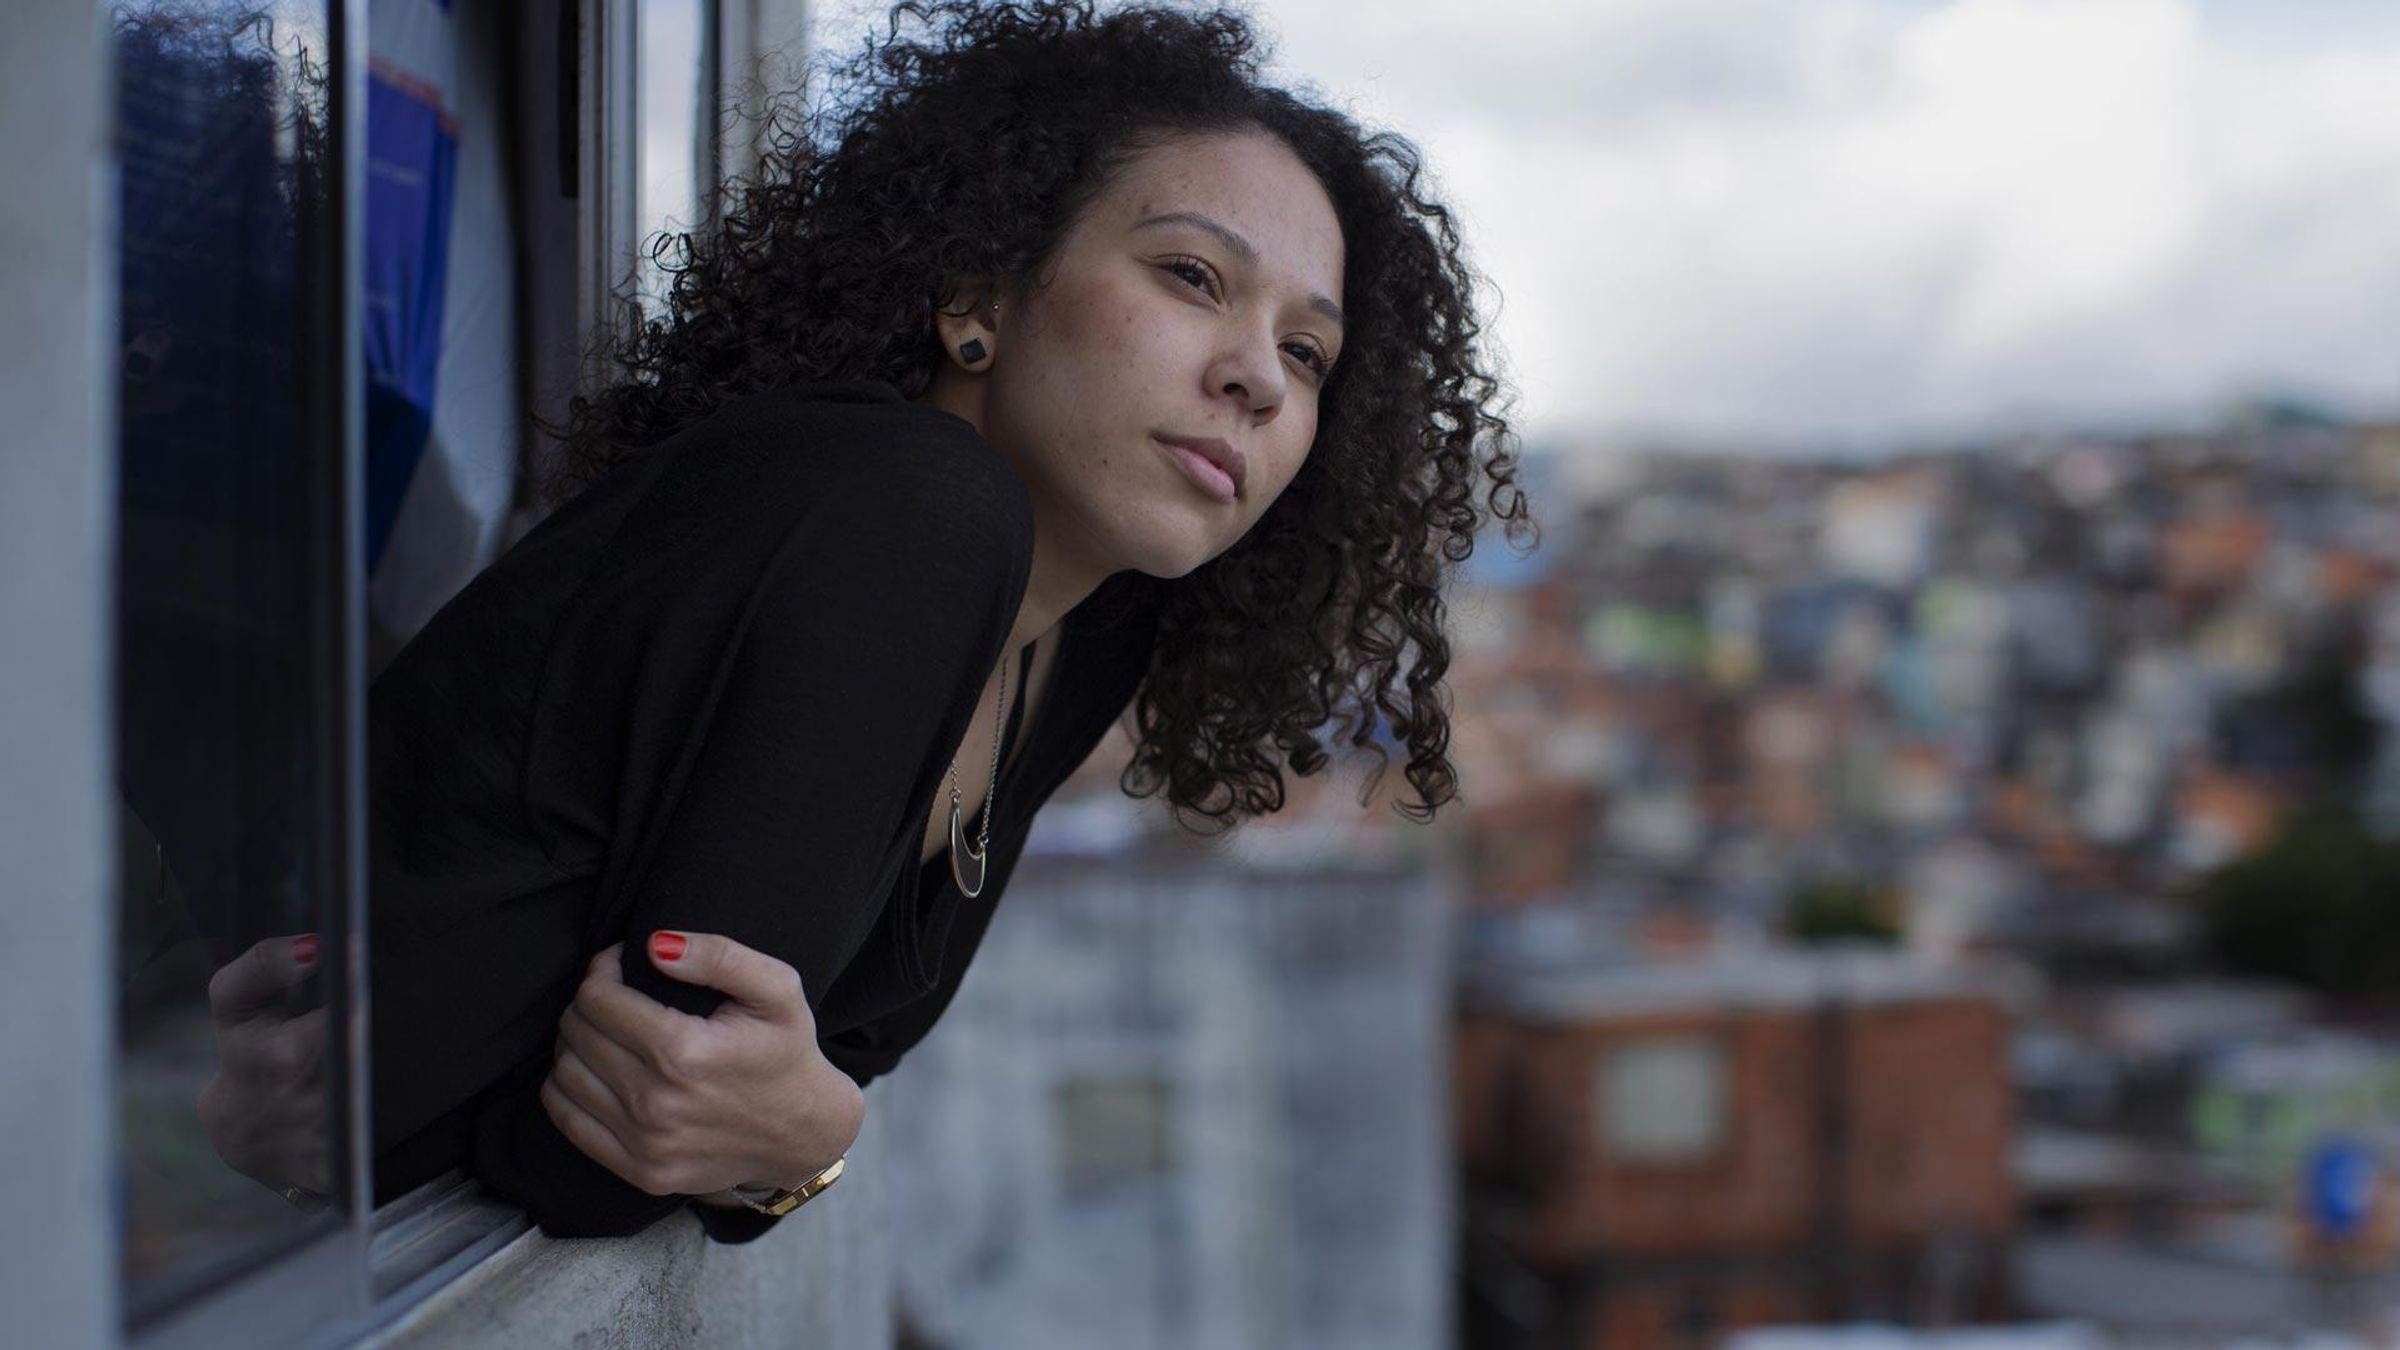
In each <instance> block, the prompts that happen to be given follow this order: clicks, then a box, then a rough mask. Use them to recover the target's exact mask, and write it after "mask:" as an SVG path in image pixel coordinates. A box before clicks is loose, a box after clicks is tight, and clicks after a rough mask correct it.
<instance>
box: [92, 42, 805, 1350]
mask: <svg viewBox="0 0 2400 1350" xmlns="http://www.w3.org/2000/svg"><path fill="white" fill-rule="evenodd" d="M323 2H324V6H325V16H326V45H327V52H328V58H329V63H330V79H329V88H328V91H327V97H328V106H327V124H328V137H327V147H328V156H329V159H330V161H331V162H330V164H329V165H328V179H329V181H330V182H331V183H333V184H334V185H335V198H334V201H333V202H332V204H331V209H330V210H329V212H328V226H327V230H326V233H327V234H329V235H330V238H319V239H317V240H314V241H303V243H302V245H301V246H302V247H304V248H307V247H315V248H327V249H330V250H331V252H332V253H333V255H334V256H333V257H332V258H331V259H330V260H329V266H328V267H327V274H328V275H331V276H333V277H336V278H338V283H337V284H336V285H334V286H333V287H331V288H330V289H331V290H332V292H333V293H332V294H330V295H326V296H321V297H316V302H317V308H316V310H315V312H314V313H312V314H311V316H310V318H311V319H312V320H313V321H316V322H319V323H322V324H324V325H326V326H327V327H329V328H330V329H331V331H332V332H333V334H334V335H335V340H334V341H332V342H327V343H322V344H319V350H318V354H317V359H316V360H315V361H313V362H312V363H311V365H310V367H309V369H308V371H307V374H306V380H305V392H304V395H303V398H304V404H303V409H304V411H303V416H304V418H305V419H306V423H307V426H308V427H309V429H310V437H311V441H312V443H314V444H318V445H322V446H327V447H330V448H331V449H332V451H333V453H332V454H330V455H322V456H312V457H311V458H310V460H309V462H308V464H307V466H306V474H307V482H306V487H305V492H306V499H305V506H306V509H307V511H308V513H309V517H310V524H309V537H308V540H307V549H308V556H309V558H310V560H311V573H310V592H309V613H310V615H311V617H312V619H314V620H316V621H317V622H319V623H321V624H322V625H323V626H322V627H321V628H319V629H318V630H317V631H319V632H323V633H329V634H331V635H332V640H333V643H334V650H333V651H331V652H330V653H326V654H324V655H325V657H326V668H325V670H324V672H323V678H322V679H321V680H320V681H319V684H320V688H319V689H318V690H317V691H316V697H315V699H314V701H313V703H312V706H311V707H310V708H309V709H308V712H307V716H308V717H309V718H310V719H311V721H312V723H313V730H314V731H315V733H316V734H317V735H318V736H320V737H322V741H321V742H320V743H321V744H322V745H323V746H324V747H325V749H326V754H327V756H328V765H327V767H328V769H329V774H328V782H329V784H330V789H329V791H328V792H327V793H326V794H325V799H321V800H320V802H319V804H318V811H317V813H316V815H317V823H318V827H319V828H322V829H324V830H325V831H326V832H327V835H328V838H327V841H326V842H327V847H326V849H325V851H324V853H323V863H322V866H321V868H320V871H319V874H318V877H317V878H316V881H317V884H318V885H319V886H320V887H322V888H324V889H323V891H322V892H321V893H324V894H330V895H332V896H334V897H335V902H334V904H333V905H332V907H331V908H332V910H333V913H334V918H335V922H334V925H333V927H334V931H331V932H328V933H327V935H326V937H327V940H328V945H329V947H330V948H331V949H332V950H336V951H339V952H340V953H341V954H342V957H343V959H342V960H339V961H335V962H329V963H328V966H329V970H330V973H331V976H332V978H331V980H330V982H329V992H328V1006H330V1007H334V1008H338V1009H339V1017H340V1023H339V1028H338V1030H337V1031H335V1032H333V1033H331V1034H332V1043H331V1045H330V1046H329V1052H330V1057H329V1060H328V1079H329V1081H330V1082H332V1083H333V1084H335V1085H336V1086H335V1087H334V1089H333V1090H335V1091H338V1093H339V1094H340V1096H339V1111H338V1115H339V1116H340V1121H339V1128H338V1131H337V1134H336V1138H335V1140H334V1141H333V1142H334V1144H335V1148H336V1153H337V1155H340V1157H339V1163H340V1166H341V1168H342V1170H343V1171H344V1172H346V1174H347V1175H346V1176H345V1178H344V1190H343V1193H342V1194H341V1195H340V1196H339V1197H338V1198H337V1202H336V1205H335V1206H334V1209H333V1212H334V1213H336V1214H338V1215H340V1216H341V1221H339V1222H337V1223H334V1224H333V1225H331V1226H329V1227H328V1228H327V1229H326V1230H324V1231H323V1232H321V1233H319V1234H316V1235H314V1236H311V1237H307V1238H303V1239H301V1240H299V1241H297V1242H296V1243H294V1244H293V1245H290V1246H286V1247H282V1248H279V1249H275V1250H273V1251H270V1252H266V1253H262V1254H261V1255H260V1256H259V1257H258V1259H257V1260H256V1261H255V1262H254V1263H252V1264H250V1265H249V1266H247V1267H246V1268H243V1269H241V1270H239V1271H237V1272H233V1273H229V1274H227V1275H225V1276H223V1277H221V1278H219V1279H217V1280H215V1281H214V1282H211V1283H208V1284H205V1285H203V1286H201V1287H197V1288H195V1289H193V1290H192V1291H190V1292H189V1293H188V1295H184V1296H182V1297H180V1298H179V1299H176V1300H175V1301H172V1302H170V1303H168V1304H166V1305H165V1306H162V1307H161V1308H160V1309H159V1310H158V1311H157V1312H156V1313H155V1314H152V1315H150V1316H148V1317H146V1318H145V1319H144V1320H143V1321H141V1322H140V1323H138V1324H132V1323H129V1321H128V1318H127V1311H126V1308H125V1303H124V1299H123V1291H122V1290H119V1291H118V1297H117V1298H116V1299H115V1300H114V1311H113V1315H112V1317H111V1319H110V1320H111V1326H112V1330H113V1333H114V1335H115V1336H116V1337H118V1338H120V1343H122V1344H124V1345H127V1346H130V1347H134V1350H185V1348H186V1347H189V1348H191V1350H210V1348H214V1347H225V1346H244V1347H248V1346H257V1345H282V1346H303V1345H307V1346H321V1345H344V1344H351V1343H354V1342H356V1341H358V1340H360V1339H362V1338H365V1337H368V1336H371V1335H373V1334H374V1333H376V1332H377V1331H378V1330H379V1329H382V1328H384V1327H387V1326H389V1325H390V1324H392V1323H393V1322H395V1321H397V1320H398V1319H399V1318H401V1317H402V1316H403V1315H405V1314H406V1313H408V1312H409V1311H410V1310H411V1309H413V1308H415V1307H416V1306H418V1305H419V1304H421V1303H423V1302H424V1301H425V1300H426V1299H428V1298H429V1297H431V1296H433V1295H434V1294H436V1293H438V1292H440V1291H441V1290H442V1289H444V1288H446V1287H447V1286H449V1285H450V1284H452V1283H453V1282H454V1281H456V1280H458V1279H459V1278H461V1277H462V1276H465V1275H468V1274H469V1273H470V1272H472V1271H473V1270H474V1269H475V1268H476V1267H478V1266H480V1265H481V1264H482V1263H483V1262H484V1261H485V1260H487V1259H488V1258H490V1257H491V1256H493V1255H494V1254H496V1253H498V1252H499V1251H500V1250H501V1249H503V1248H505V1247H507V1246H509V1245H510V1244H511V1243H513V1242H514V1241H515V1240H516V1239H517V1238H519V1237H520V1236H522V1235H524V1234H525V1233H527V1232H528V1231H530V1229H531V1223H530V1222H529V1220H528V1219H527V1218H526V1216H525V1214H524V1212H523V1211H522V1210H519V1209H517V1208H516V1207H515V1206H512V1205H508V1204H506V1203H503V1202H501V1201H499V1200H497V1199H495V1198H493V1197H491V1196H489V1195H487V1194H485V1193H484V1192H483V1191H482V1190H481V1189H480V1188H479V1187H477V1186H476V1185H475V1184H474V1183H473V1182H472V1181H471V1180H470V1179H468V1178H467V1177H466V1176H465V1174H464V1173H463V1172H459V1171H455V1170H454V1171H452V1172H449V1173H446V1174H444V1175H443V1176H441V1177H437V1178H435V1179H434V1180H432V1181H430V1182H427V1183H426V1184H424V1185H423V1186H420V1187H417V1188H416V1189H414V1190H412V1191H410V1192H408V1193H407V1194H404V1195H402V1196H399V1197H397V1198H396V1199H394V1200H392V1201H391V1202H390V1203H388V1204H385V1205H383V1206H381V1207H380V1208H378V1207H377V1206H376V1205H375V1204H374V1186H373V1177H372V1171H371V1166H372V1157H373V1143H372V1139H371V1133H370V1122H371V1121H372V1119H373V1116H372V1113H371V1106H370V1102H369V1083H370V1074H369V1064H368V1054H369V1039H368V1027H369V1022H368V1018H369V1016H371V1013H372V1010H371V1009H370V1008H369V1006H368V998H367V980H366V978H365V975H366V972H367V970H368V965H367V963H368V962H370V961H371V960H372V959H373V954H372V953H371V952H368V951H367V950H366V933H367V909H366V906H367V873H366V869H367V848H366V844H367V833H366V831H367V820H366V807H367V796H366V767H367V766H366V754H367V751H366V681H367V678H368V671H369V666H368V650H367V610H368V603H367V574H366V565H365V559H364V557H363V549H362V548H361V547H360V546H359V541H361V540H362V539H364V537H365V491H366V480H365V463H366V447H365V416H364V410H365V374H364V369H365V365H364V351H363V348H364V333H363V329H362V328H361V326H360V321H361V304H362V296H363V279H364V268H363V261H364V235H365V191H366V180H365V156H366V121H365V110H366V106H367V100H366V87H367V33H368V26H367V14H366V8H367V0H323ZM640 2H641V0H559V3H560V6H561V11H562V18H564V17H565V16H566V15H567V14H572V15H573V17H574V22H575V23H576V25H577V38H576V41H577V47H576V53H577V62H578V64H577V66H576V69H575V70H574V71H573V72H572V77H573V79H574V80H575V85H576V88H575V116H576V137H575V146H576V153H577V157H578V167H577V172H578V176H579V182H578V184H577V186H578V191H577V192H576V194H575V196H576V208H575V214H576V217H577V221H576V229H577V241H578V245H579V248H580V250H581V253H582V256H581V257H580V258H579V259H578V263H577V276H578V285H577V294H576V298H575V303H576V314H575V319H576V322H577V323H578V325H579V326H578V329H577V331H578V332H579V333H589V332H591V331H592V326H593V325H594V324H596V323H599V322H601V321H603V320H604V319H605V318H606V317H607V315H606V313H605V310H606V307H607V306H608V304H609V303H611V299H612V297H613V296H615V295H616V294H619V293H620V292H621V288H622V287H623V286H624V285H625V284H628V283H629V282H630V281H631V280H632V278H633V276H634V266H635V253H634V249H635V247H636V245H637V244H638V242H639V238H640V235H639V229H640V222H639V220H638V217H637V214H636V207H637V203H638V193H639V187H640V177H639V167H640V161H639V143H640V142H639V133H640V126H641V123H640V113H639V93H638V91H639V73H640V72H639V69H638V65H637V62H638V59H639V49H638V45H637V44H636V43H635V42H634V40H633V39H634V33H635V24H636V19H637V17H638V16H637V6H638V5H639V4H640ZM761 10H764V11H766V12H765V13H764V14H762V13H760V12H758V11H761ZM700 12H701V16H702V25H703V27H702V32H701V34H700V40H699V60H700V65H701V69H700V72H699V78H700V80H701V81H702V82H703V86H702V87H704V88H707V89H709V90H710V91H711V92H712V94H713V95H714V100H715V102H714V106H715V107H716V108H717V109H718V110H719V116H718V117H717V118H715V119H713V120H712V121H711V123H710V124H709V125H708V126H706V127H704V128H703V129H702V131H703V136H702V146H701V150H702V153H700V154H699V155H697V156H696V158H695V164H694V173H695V177H696V178H699V179H700V180H701V181H699V182H698V183H697V184H696V185H695V188H696V192H695V200H697V201H698V202H699V203H700V204H701V218H702V220H703V221H707V220H712V219H713V218H714V215H715V211H716V192H715V189H716V185H717V184H718V183H720V182H721V181H722V178H723V175H724V174H725V173H726V172H727V171H729V170H730V171H740V170H742V169H746V168H747V167H748V166H749V165H750V164H751V163H753V162H754V154H753V153H751V148H750V147H747V146H741V145H729V144H728V143H727V139H726V137H725V135H724V128H725V124H726V123H725V117H724V115H723V114H724V110H725V109H727V108H729V107H731V106H732V105H733V102H734V101H735V100H737V99H738V100H740V101H741V102H742V103H743V104H744V106H748V105H750V104H752V103H754V102H755V100H756V90H755V88H753V87H752V86H751V84H750V82H748V81H745V82H742V83H741V84H740V85H739V86H738V87H736V85H735V83H734V82H732V81H729V80H728V79H727V78H726V72H728V71H745V72H748V71H755V70H757V69H758V47H757V39H758V36H759V34H760V33H761V32H762V31H768V30H776V31H781V29H784V28H789V29H791V30H793V34H794V35H795V36H796V35H797V31H798V27H799V22H800V15H801V14H802V12H803V11H802V6H800V5H799V4H796V3H777V0H768V3H766V4H763V5H762V4H759V3H756V2H755V0H753V2H752V3H742V0H700ZM97 51H98V54H99V57H100V60H101V61H102V63H103V66H104V71H103V74H104V75H107V76H109V77H110V78H108V79H107V80H106V82H105V87H106V88H107V89H108V90H110V91H113V90H114V88H115V82H114V78H113V74H114V51H113V48H112V47H111V46H110V45H109V44H108V43H107V42H105V41H102V42H101V43H100V44H99V45H98V48H97ZM104 97H113V94H111V95H104ZM107 162H108V163H109V164H110V166H111V167H112V168H113V165H114V155H113V153H112V154H111V156H110V157H109V159H108V161H107ZM102 263H103V266H102V275H101V277H100V279H99V283H98V285H97V286H96V288H95V289H96V290H97V291H98V292H99V293H98V294H96V295H94V296H93V298H92V299H93V304H94V306H95V307H96V310H97V311H98V312H100V313H103V314H105V313H113V310H114V306H115V303H116V276H117V268H118V267H119V266H120V265H121V263H120V261H119V258H118V255H117V254H116V253H115V252H114V250H113V248H109V247H105V246H104V248H103V250H102ZM520 322H522V319H520ZM95 356H97V353H95ZM110 369H111V368H110V367H109V366H108V365H107V364H106V363H105V362H100V363H98V364H97V365H96V366H95V372H94V373H95V375H96V376H97V377H99V378H100V379H101V380H102V381H103V388H104V390H106V393H105V397H106V399H107V401H108V406H109V407H110V408H112V409H113V408H114V406H115V397H116V395H115V392H114V385H113V383H108V382H107V378H108V376H109V373H110ZM113 427H114V419H113V417H112V418H111V419H110V422H109V428H110V433H111V434H112V435H113ZM99 449H100V451H101V452H102V453H108V454H113V453H114V447H113V442H111V443H108V444H105V445H103V446H102V447H99ZM110 523H111V528H112V529H113V528H114V525H115V522H114V520H113V517H112V519H111V522H110ZM106 1054H107V1063H106V1065H105V1068H106V1072H107V1074H108V1075H109V1076H110V1077H111V1078H113V1076H114V1074H115V1073H116V1072H117V1065H116V1062H115V1054H116V1047H115V1044H114V1041H113V1038H112V1039H111V1040H110V1042H109V1043H108V1045H107V1047H106ZM104 1147H105V1149H106V1153H107V1156H108V1158H109V1159H110V1161H109V1163H108V1165H109V1166H110V1167H112V1168H113V1167H115V1166H116V1165H117V1164H116V1162H115V1158H116V1146H115V1145H114V1143H113V1142H111V1143H108V1144H106V1145H105V1146H104ZM106 1254H107V1258H108V1260H109V1262H110V1268H111V1271H112V1272H113V1269H114V1265H115V1262H116V1261H117V1260H119V1259H120V1253H119V1250H118V1247H117V1245H116V1243H115V1242H111V1243H110V1244H109V1246H108V1248H107V1253H106ZM112 1283H113V1275H112Z"/></svg>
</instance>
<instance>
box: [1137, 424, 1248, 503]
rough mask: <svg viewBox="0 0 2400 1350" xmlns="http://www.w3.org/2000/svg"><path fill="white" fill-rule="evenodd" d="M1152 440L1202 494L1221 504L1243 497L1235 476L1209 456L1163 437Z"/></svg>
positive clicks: (1152, 438)
mask: <svg viewBox="0 0 2400 1350" xmlns="http://www.w3.org/2000/svg"><path fill="white" fill-rule="evenodd" d="M1150 439H1151V442H1152V444H1154V445H1156V446H1158V448H1159V449H1161V450H1163V451H1165V452H1166V455H1167V458H1169V459H1172V460H1174V461H1175V464H1176V467H1178V468H1180V469H1182V470H1183V473H1184V476H1185V477H1186V478H1189V479H1191V480H1192V483H1193V485H1194V486H1196V487H1198V488H1199V489H1200V490H1201V491H1202V492H1205V493H1207V494H1208V495H1209V496H1211V497H1214V498H1216V499H1217V500H1218V501H1221V502H1230V501H1232V500H1233V499H1234V498H1235V497H1237V496H1239V495H1241V493H1240V488H1239V487H1238V485H1236V484H1235V483H1234V481H1233V475H1232V474H1229V473H1227V472H1225V470H1223V469H1221V468H1219V467H1217V464H1216V462H1215V461H1214V460H1211V459H1210V458H1209V457H1208V456H1206V455H1204V454H1201V453H1200V452H1199V451H1197V450H1194V449H1192V448H1191V447H1190V446H1188V445H1182V444H1179V443H1177V442H1175V441H1170V440H1168V439H1166V438H1165V437H1163V436H1153V437H1151V438H1150Z"/></svg>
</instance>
